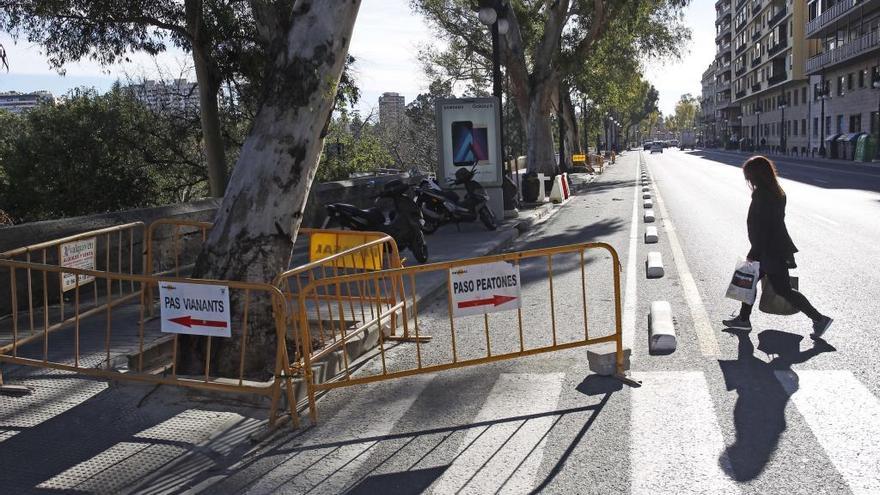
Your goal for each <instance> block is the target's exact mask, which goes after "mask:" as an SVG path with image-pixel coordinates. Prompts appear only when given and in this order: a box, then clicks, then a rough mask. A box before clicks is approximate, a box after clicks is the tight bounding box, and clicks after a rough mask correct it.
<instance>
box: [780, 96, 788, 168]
mask: <svg viewBox="0 0 880 495" xmlns="http://www.w3.org/2000/svg"><path fill="white" fill-rule="evenodd" d="M786 104H788V102H787V101H785V96H784V95H781V96H779V109H780V110H782V129H781V131H780V133H779V135H780V138H779V146H780V147H781V148H782V154H783V155H784V154H785V129H786V128H785V106H786Z"/></svg>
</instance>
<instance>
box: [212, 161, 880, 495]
mask: <svg viewBox="0 0 880 495" xmlns="http://www.w3.org/2000/svg"><path fill="white" fill-rule="evenodd" d="M640 160H641V161H643V163H644V165H645V168H646V169H647V171H648V175H649V177H650V181H649V182H650V185H649V186H648V187H649V190H650V194H651V195H652V199H653V201H654V202H655V211H656V213H657V216H658V218H657V221H656V222H655V223H654V225H656V226H657V227H658V230H659V233H660V236H659V237H660V242H659V243H658V244H652V245H646V244H645V243H644V242H643V233H644V229H645V224H644V223H643V222H642V209H643V205H642V187H643V186H642V184H641V182H640V180H638V177H639V170H640ZM741 160H742V157H739V156H732V155H726V154H706V153H702V152H701V153H685V152H680V151H677V150H667V151H666V152H665V153H664V154H662V155H653V156H647V155H645V156H644V158H641V154H640V153H635V152H634V153H628V154H626V155H624V156H623V157H621V158H620V159H619V160H618V163H617V164H615V165H613V166H612V167H610V168H609V169H608V171H607V172H606V173H605V174H604V175H602V176H601V177H600V178H599V179H598V180H597V181H596V182H594V183H593V184H592V185H591V188H590V189H589V190H588V191H587V192H586V193H584V194H582V195H581V196H578V197H576V198H574V199H573V200H572V202H571V203H569V204H568V205H567V206H565V207H564V208H562V209H560V211H559V212H558V213H557V214H556V215H554V216H553V217H551V218H550V219H549V220H548V221H546V222H545V223H544V224H542V225H541V226H540V227H538V228H537V229H535V230H533V231H532V232H531V233H530V234H529V235H527V236H524V237H523V238H521V239H520V240H519V241H518V242H517V243H516V245H515V246H514V247H513V249H515V250H522V249H531V248H539V247H550V246H557V245H564V244H571V243H577V242H587V241H604V242H608V243H609V244H611V245H613V246H614V247H615V248H616V249H617V250H618V252H619V254H620V257H621V261H622V262H623V269H624V272H623V273H622V279H623V280H624V282H625V287H624V290H623V292H622V301H621V303H622V305H623V306H624V318H623V320H624V330H625V339H624V340H625V342H626V343H627V344H628V345H630V346H631V347H632V353H633V358H632V370H633V376H634V377H635V378H637V379H639V380H642V382H643V385H642V386H641V387H640V388H634V389H632V388H629V387H627V386H623V385H621V384H620V382H618V381H616V380H614V379H610V378H602V377H599V376H597V375H594V374H590V372H589V369H588V366H587V362H586V352H585V350H584V349H573V350H566V351H556V352H553V353H547V354H540V355H536V356H532V357H528V358H520V359H515V360H510V361H502V362H498V363H493V364H486V365H479V366H472V367H468V368H462V369H456V370H450V371H443V372H439V373H433V374H425V375H419V376H414V377H407V378H399V379H395V380H391V381H386V382H379V383H373V384H368V385H358V386H354V387H350V388H345V389H339V390H335V391H332V392H330V393H328V394H327V395H326V396H324V397H323V398H322V399H321V400H320V401H319V414H320V416H319V423H318V425H317V426H314V427H311V428H307V429H304V430H301V431H299V432H296V433H280V434H279V435H278V436H276V437H274V438H272V439H270V440H269V441H268V442H266V443H265V444H264V445H262V446H260V447H259V448H257V449H256V450H255V451H253V452H252V453H250V454H249V455H247V456H246V457H245V458H244V459H243V460H242V461H241V462H240V463H238V464H236V465H233V466H230V467H229V468H228V469H226V470H225V471H224V472H223V473H211V474H212V477H211V478H207V479H206V480H205V483H204V484H203V485H202V486H201V487H200V488H203V489H204V490H205V491H206V492H208V491H210V492H211V493H241V492H249V493H276V492H279V493H343V492H348V493H407V494H408V493H481V494H482V493H529V492H532V491H535V492H545V493H563V492H564V493H597V494H598V493H603V494H604V493H646V494H647V493H651V494H664V493H675V494H679V493H712V494H714V493H754V494H759V493H760V494H766V493H785V494H790V493H810V494H812V493H880V475H878V471H877V466H878V465H880V447H878V446H877V443H876V438H880V399H878V397H880V388H878V385H877V378H878V377H877V374H878V373H877V369H878V368H877V366H876V364H874V359H873V358H874V356H876V353H877V351H878V350H880V349H878V345H880V344H878V343H877V339H876V337H874V336H875V334H876V324H875V323H874V320H875V319H876V317H877V315H878V314H880V311H878V309H880V308H878V302H877V301H878V297H877V296H878V295H880V294H878V292H880V283H878V282H880V280H878V278H880V270H877V269H876V268H873V267H872V264H873V262H874V260H875V259H877V254H878V249H880V248H878V247H877V246H876V243H875V242H872V241H874V240H876V239H880V236H878V234H880V232H878V230H880V225H878V224H877V222H876V221H875V220H874V218H875V217H876V215H877V214H878V213H880V203H878V202H880V194H878V190H880V187H878V186H880V169H878V168H870V167H855V166H842V167H840V168H828V167H825V168H823V167H817V166H815V165H799V164H796V163H787V162H786V163H780V170H781V172H782V175H783V177H784V178H785V179H784V181H783V186H784V187H785V189H786V191H787V193H788V195H789V206H788V226H789V230H790V231H791V234H792V237H793V238H794V240H795V243H796V244H797V245H798V246H799V247H800V249H801V253H799V255H798V257H797V260H798V263H799V265H800V269H799V275H800V277H801V287H802V288H803V292H804V293H805V294H806V295H807V296H808V297H809V298H810V299H811V300H812V301H813V302H814V304H815V305H816V306H817V308H818V309H819V310H820V311H823V312H825V313H827V314H830V315H831V316H833V317H834V318H835V323H834V325H833V326H832V328H831V330H829V333H828V334H827V342H820V343H819V344H818V345H814V344H813V342H812V341H811V340H810V339H809V337H807V335H808V334H809V333H810V331H811V329H810V325H809V320H808V319H807V318H806V317H804V316H802V315H801V316H790V317H775V316H770V315H765V314H761V313H759V312H758V311H757V310H756V311H755V313H754V315H753V323H754V324H755V329H754V330H753V331H752V332H751V334H747V333H743V332H738V333H731V332H726V331H723V328H722V326H721V324H720V319H721V318H723V317H726V316H727V315H728V314H729V313H730V312H731V311H732V310H733V309H734V308H735V307H736V303H734V302H733V301H730V300H726V299H724V297H723V294H724V290H725V288H726V285H727V282H728V281H729V278H730V274H731V271H732V269H733V267H734V263H735V262H736V259H737V257H738V256H744V254H745V253H746V251H747V240H746V234H745V214H746V210H747V208H748V201H749V190H748V188H747V186H746V185H745V183H744V181H743V180H742V174H741V172H740V171H739V170H738V169H737V168H736V166H735V165H738V164H739V162H741ZM658 193H659V194H658ZM872 215H873V216H872ZM634 220H635V221H634ZM649 251H659V252H660V253H661V255H662V258H663V260H664V263H665V268H666V273H665V276H664V277H663V278H660V279H647V278H646V277H645V267H644V261H645V258H646V256H647V253H648V252H649ZM546 265H547V264H546V260H545V259H543V258H539V259H535V260H532V261H529V262H524V263H523V265H522V266H521V270H522V274H523V275H522V276H523V280H524V284H523V312H522V313H523V318H524V324H523V326H522V329H523V343H524V345H525V346H526V347H533V346H540V345H546V344H548V343H549V342H551V341H552V332H553V329H554V325H553V324H552V322H553V321H555V322H556V325H555V329H556V337H557V340H558V341H559V342H566V341H572V340H575V339H578V338H581V337H582V336H583V332H584V320H583V302H582V301H583V299H582V298H583V297H585V299H586V301H587V308H588V320H589V332H590V335H603V334H607V333H609V332H611V331H613V328H614V318H613V316H614V312H613V309H614V307H613V304H612V302H613V299H614V296H613V292H612V291H610V283H611V276H610V264H609V260H608V257H607V256H606V255H603V254H601V253H599V252H592V251H591V252H588V253H587V255H586V256H585V264H584V267H585V269H584V274H585V275H584V277H583V278H582V277H581V271H580V266H581V265H580V262H579V261H578V259H577V258H572V257H568V258H565V257H560V258H559V259H556V258H554V259H553V266H554V269H553V286H552V289H551V288H550V285H549V283H548V282H549V280H547V278H548V277H547V267H546ZM582 284H585V285H582ZM585 286H586V291H585V292H584V290H583V289H584V287H585ZM551 293H552V294H553V296H551ZM584 293H586V296H583V294H584ZM656 300H665V301H669V302H670V304H671V306H672V310H673V317H674V321H675V326H676V331H677V335H678V348H677V350H676V351H675V352H674V353H672V354H668V355H651V354H650V353H649V352H648V345H647V336H648V324H647V315H648V308H649V307H650V303H651V302H652V301H656ZM551 301H552V307H553V313H549V308H550V307H551ZM446 311H447V303H446V299H445V294H441V295H440V296H439V299H438V300H436V301H435V302H434V303H433V304H431V305H426V307H423V308H420V326H421V328H420V329H421V331H422V332H423V333H430V334H431V335H433V337H434V339H433V340H432V341H431V342H430V343H428V344H424V345H422V346H421V347H420V348H419V352H420V353H421V355H420V356H418V357H415V349H414V346H413V345H412V344H401V345H398V346H396V347H393V348H390V349H389V350H388V352H387V353H386V356H385V358H386V359H385V362H384V366H385V367H386V369H389V370H403V369H411V368H412V367H413V366H416V361H417V359H422V361H423V364H424V363H432V364H439V363H444V362H449V360H451V359H452V358H453V356H452V350H451V349H452V346H451V344H452V335H453V334H452V332H451V331H450V328H449V319H448V315H447V313H446ZM455 322H456V330H455V334H454V335H455V341H456V344H457V351H456V352H457V358H458V359H459V360H461V359H466V358H469V357H479V356H482V355H485V354H486V353H487V352H488V347H489V345H491V348H492V352H494V353H496V354H497V353H499V352H504V351H508V350H515V349H516V348H517V347H518V346H519V344H520V340H519V337H518V335H519V332H518V328H519V327H518V324H517V320H516V312H507V313H495V314H493V315H491V316H490V317H489V326H490V329H489V332H488V333H489V345H487V342H486V340H487V339H486V330H485V326H484V320H483V318H482V317H466V318H463V319H456V320H455ZM382 366H383V363H382V360H380V359H378V357H376V358H374V359H372V360H371V361H369V362H367V363H366V364H365V365H364V366H363V368H361V370H360V371H359V372H358V373H357V376H366V375H369V374H376V373H380V372H381V370H382Z"/></svg>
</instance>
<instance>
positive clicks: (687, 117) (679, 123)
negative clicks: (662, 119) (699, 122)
mask: <svg viewBox="0 0 880 495" xmlns="http://www.w3.org/2000/svg"><path fill="white" fill-rule="evenodd" d="M699 113H700V101H699V100H698V99H697V98H695V97H694V96H692V95H691V94H690V93H686V94H683V95H681V98H680V99H679V100H678V103H676V104H675V114H673V115H672V117H671V118H669V119H667V120H666V126H667V128H668V129H669V130H670V131H673V132H681V131H683V130H685V129H692V128H694V126H695V125H696V119H697V114H699Z"/></svg>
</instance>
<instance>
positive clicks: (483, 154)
mask: <svg viewBox="0 0 880 495" xmlns="http://www.w3.org/2000/svg"><path fill="white" fill-rule="evenodd" d="M498 107H499V105H498V103H497V100H496V99H495V98H462V99H451V100H438V101H437V109H436V113H437V129H438V146H439V150H440V151H439V154H440V157H439V158H440V163H441V170H442V171H443V176H444V177H446V178H447V179H454V178H455V171H456V170H458V169H459V168H462V167H467V168H468V169H470V168H471V167H473V166H476V168H475V169H474V172H475V173H476V175H475V177H474V179H475V180H476V181H477V182H479V183H480V184H482V185H483V186H500V185H501V176H502V170H501V165H502V164H501V162H502V158H501V128H500V127H501V126H500V124H499V122H500V120H501V113H500V109H499V108H498Z"/></svg>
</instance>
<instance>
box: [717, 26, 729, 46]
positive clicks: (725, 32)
mask: <svg viewBox="0 0 880 495" xmlns="http://www.w3.org/2000/svg"><path fill="white" fill-rule="evenodd" d="M724 37H727V41H730V23H729V22H728V23H727V24H724V25H723V26H721V27H720V28H719V29H718V33H717V34H716V35H715V42H716V43H718V42H719V41H721V40H722V39H723V38H724Z"/></svg>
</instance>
